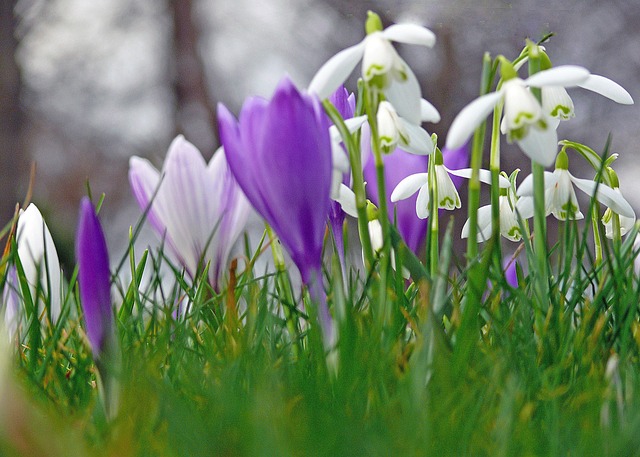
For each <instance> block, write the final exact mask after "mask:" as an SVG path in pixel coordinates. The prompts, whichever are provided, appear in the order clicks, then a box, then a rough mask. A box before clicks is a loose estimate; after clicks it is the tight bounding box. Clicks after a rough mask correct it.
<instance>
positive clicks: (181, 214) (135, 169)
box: [129, 135, 251, 289]
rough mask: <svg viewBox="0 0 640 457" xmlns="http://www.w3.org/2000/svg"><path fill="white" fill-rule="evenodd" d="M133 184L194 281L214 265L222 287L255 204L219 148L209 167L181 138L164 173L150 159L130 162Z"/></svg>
mask: <svg viewBox="0 0 640 457" xmlns="http://www.w3.org/2000/svg"><path fill="white" fill-rule="evenodd" d="M129 182H130V184H131V189H132V191H133V194H134V196H135V197H136V200H137V201H138V205H139V206H140V208H141V209H143V210H145V209H146V208H149V212H148V213H147V220H148V221H149V223H150V224H151V226H152V227H153V229H154V230H155V231H156V232H157V233H158V235H159V236H160V237H163V238H164V240H165V246H167V248H168V250H169V252H170V253H171V254H172V255H173V256H174V257H175V259H176V260H177V261H178V262H180V264H181V265H182V266H183V267H184V268H185V270H186V271H187V273H188V274H189V275H190V276H191V277H192V278H193V277H194V276H195V275H196V274H197V271H198V268H199V267H202V266H203V265H206V263H207V262H211V266H210V268H209V281H210V282H211V284H212V285H213V286H214V287H215V288H216V289H217V288H218V286H219V283H220V281H221V280H222V277H223V274H224V272H225V271H226V268H227V264H228V259H229V255H230V252H231V248H232V246H233V244H234V243H235V241H236V239H237V238H238V236H239V235H240V234H241V233H242V231H243V229H244V225H245V222H246V220H247V217H248V214H249V211H250V208H251V207H250V206H249V203H248V202H247V200H246V198H245V197H244V195H243V194H242V191H241V190H240V187H239V186H238V184H237V182H236V180H235V179H234V177H233V175H232V174H231V172H230V170H229V167H228V165H227V159H226V157H225V152H224V151H223V150H222V149H220V150H218V151H217V152H216V153H215V154H214V155H213V158H212V159H211V161H210V162H209V164H208V165H207V164H206V163H205V161H204V159H203V158H202V154H200V151H198V149H197V148H196V147H195V146H194V145H193V144H191V143H189V142H188V141H187V140H185V138H184V137H183V136H182V135H179V136H177V137H176V138H175V139H174V140H173V142H172V143H171V146H169V151H168V153H167V157H166V159H165V162H164V165H163V167H162V172H159V171H158V170H157V169H156V168H155V167H154V166H153V165H151V163H150V162H149V161H148V160H146V159H141V158H139V157H132V158H131V160H130V161H129Z"/></svg>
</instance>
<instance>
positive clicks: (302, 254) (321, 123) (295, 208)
mask: <svg viewBox="0 0 640 457" xmlns="http://www.w3.org/2000/svg"><path fill="white" fill-rule="evenodd" d="M218 122H219V126H220V139H221V141H222V144H223V145H224V148H225V151H226V152H227V160H228V161H229V167H230V168H231V171H232V172H233V174H234V176H235V177H236V180H237V181H238V184H239V185H240V187H241V188H242V190H243V191H244V193H245V195H246V196H247V199H248V200H249V201H250V202H251V204H252V205H253V207H254V208H255V209H256V210H257V211H258V213H259V214H260V215H261V216H262V217H263V218H264V219H265V220H266V222H267V223H268V224H269V225H270V226H271V227H272V228H273V230H274V231H275V233H276V234H277V235H278V237H279V238H280V240H281V242H282V244H283V246H284V247H285V249H286V250H287V251H288V252H289V255H290V256H291V258H292V260H293V262H294V263H295V264H296V266H297V267H298V269H299V270H300V275H301V277H302V281H303V283H305V284H306V285H308V286H309V292H310V294H311V295H312V298H313V299H314V301H316V303H318V307H319V317H320V322H321V325H322V327H323V331H324V337H325V342H327V341H331V340H332V330H331V317H330V315H329V311H328V309H327V306H326V302H325V300H324V298H323V296H322V295H323V293H322V292H323V291H321V289H322V286H321V280H322V276H321V267H322V243H323V238H324V232H325V227H326V221H327V215H328V214H329V207H330V198H329V197H330V192H331V177H332V156H331V139H330V136H329V119H328V118H327V116H326V115H325V113H324V111H323V109H322V105H321V104H320V101H319V100H318V99H317V98H316V97H315V96H311V95H308V94H306V93H301V92H299V91H298V89H297V88H296V87H295V86H294V85H293V83H292V82H291V81H290V80H289V79H288V78H284V79H283V80H282V81H280V83H279V84H278V87H277V88H276V90H275V93H274V94H273V97H272V99H271V100H270V101H267V100H264V99H262V98H258V97H252V98H249V99H248V100H247V101H246V102H245V103H244V105H243V107H242V110H241V112H240V116H239V120H236V119H235V118H234V116H233V115H232V114H231V113H230V112H229V111H228V110H227V108H226V107H225V106H224V105H222V104H220V105H218ZM314 295H315V296H314Z"/></svg>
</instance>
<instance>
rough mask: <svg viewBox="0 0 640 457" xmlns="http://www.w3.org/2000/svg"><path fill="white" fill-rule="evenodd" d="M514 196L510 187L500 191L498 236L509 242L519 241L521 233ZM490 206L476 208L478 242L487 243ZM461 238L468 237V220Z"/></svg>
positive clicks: (490, 224) (490, 230) (489, 227)
mask: <svg viewBox="0 0 640 457" xmlns="http://www.w3.org/2000/svg"><path fill="white" fill-rule="evenodd" d="M516 198H517V197H516V195H515V193H514V192H513V190H512V188H511V186H509V187H506V188H501V189H500V197H499V199H498V204H499V205H500V234H501V235H502V236H503V237H505V238H506V239H508V240H510V241H520V240H521V239H522V231H521V230H520V224H519V223H518V218H517V216H516V212H515V208H516ZM491 232H492V223H491V205H486V206H483V207H481V208H478V238H477V239H478V241H480V242H482V241H487V240H488V239H489V238H490V237H491ZM461 236H462V238H467V237H468V236H469V220H468V219H467V221H466V222H465V224H464V226H463V227H462V235H461Z"/></svg>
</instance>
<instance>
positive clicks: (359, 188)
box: [322, 91, 374, 271]
mask: <svg viewBox="0 0 640 457" xmlns="http://www.w3.org/2000/svg"><path fill="white" fill-rule="evenodd" d="M361 92H362V91H361ZM322 105H323V107H324V109H325V111H326V112H327V115H328V116H329V118H330V119H331V121H332V122H333V124H334V125H335V126H336V128H337V129H338V131H339V132H340V136H341V137H342V141H343V143H344V144H345V146H346V147H347V152H348V153H349V165H350V167H351V177H352V181H353V182H352V186H351V188H352V190H353V193H354V194H355V197H356V210H357V212H358V234H359V235H360V243H361V244H362V252H363V256H364V264H365V265H364V266H365V269H366V270H367V271H369V270H370V269H371V267H372V265H373V262H374V255H373V248H372V247H371V237H370V236H369V227H368V223H369V221H368V218H367V195H366V191H365V188H364V175H363V172H362V158H361V154H360V147H359V145H358V142H357V141H355V139H354V136H353V135H351V133H349V129H348V128H347V126H346V125H345V123H344V120H343V119H342V117H341V116H340V113H338V110H336V108H335V107H334V106H333V105H332V104H331V102H329V101H328V100H324V101H323V102H322Z"/></svg>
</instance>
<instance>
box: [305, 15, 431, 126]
mask: <svg viewBox="0 0 640 457" xmlns="http://www.w3.org/2000/svg"><path fill="white" fill-rule="evenodd" d="M368 22H369V21H368ZM380 28H381V27H380ZM435 40H436V38H435V35H434V34H433V32H432V31H431V30H429V29H427V28H425V27H421V26H419V25H415V24H395V25H392V26H390V27H387V28H386V29H384V30H380V31H373V32H372V33H369V34H367V36H366V37H365V38H364V39H363V40H362V41H361V42H360V43H358V44H356V45H354V46H351V47H349V48H346V49H344V50H342V51H340V52H339V53H338V54H336V55H335V56H333V57H332V58H330V59H329V60H328V61H327V62H326V63H325V64H324V65H323V66H322V67H321V68H320V70H318V72H317V73H316V75H315V76H314V77H313V79H312V80H311V83H310V84H309V92H310V93H315V94H316V95H318V97H320V98H321V99H324V98H327V97H328V96H329V95H331V94H332V93H333V92H334V91H335V90H336V89H337V88H338V86H340V84H342V83H344V81H345V80H346V79H347V77H348V76H349V75H350V74H351V72H352V71H353V69H354V68H355V67H356V65H357V64H358V62H359V61H360V60H362V77H363V78H364V80H365V81H367V82H369V81H371V80H373V79H374V78H378V79H379V80H380V81H381V82H382V87H381V89H383V91H384V93H385V95H386V97H387V99H388V100H389V101H390V102H391V103H392V104H393V105H394V106H395V107H396V109H397V110H398V113H399V114H400V115H401V116H402V117H404V118H405V119H407V120H408V121H409V122H411V123H412V124H419V122H420V113H421V101H420V100H421V96H420V85H419V84H418V79H417V78H416V76H415V74H414V73H413V71H412V70H411V68H409V66H408V65H407V63H406V62H405V61H404V60H403V59H402V58H401V57H400V56H399V55H398V53H397V52H396V50H395V49H394V47H393V46H392V45H391V41H396V42H400V43H407V44H418V45H422V46H427V47H432V46H433V45H434V44H435Z"/></svg>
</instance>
